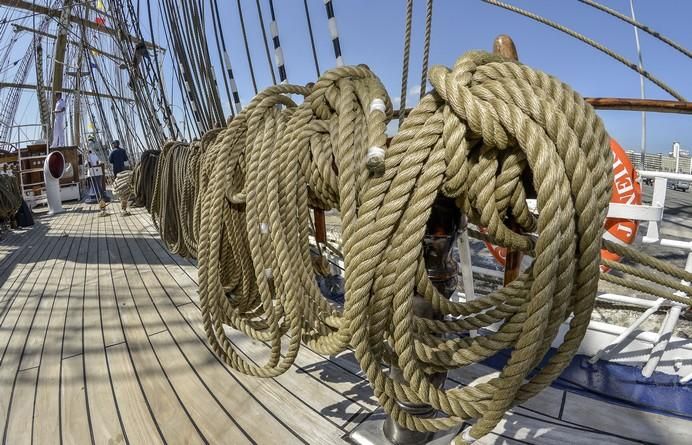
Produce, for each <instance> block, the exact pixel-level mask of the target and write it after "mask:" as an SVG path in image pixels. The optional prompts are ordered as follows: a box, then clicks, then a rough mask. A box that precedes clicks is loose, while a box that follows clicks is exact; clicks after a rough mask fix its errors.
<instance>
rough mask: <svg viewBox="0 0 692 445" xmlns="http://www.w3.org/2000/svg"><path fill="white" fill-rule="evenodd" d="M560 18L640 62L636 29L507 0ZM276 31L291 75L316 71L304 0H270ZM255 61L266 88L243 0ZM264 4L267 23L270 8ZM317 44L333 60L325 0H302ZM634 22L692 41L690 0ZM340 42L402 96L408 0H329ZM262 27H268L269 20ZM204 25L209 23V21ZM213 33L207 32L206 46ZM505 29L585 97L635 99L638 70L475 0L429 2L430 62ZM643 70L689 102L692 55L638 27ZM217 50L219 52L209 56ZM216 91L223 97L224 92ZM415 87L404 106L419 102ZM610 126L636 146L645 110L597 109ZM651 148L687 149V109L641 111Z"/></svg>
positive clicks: (242, 76)
mask: <svg viewBox="0 0 692 445" xmlns="http://www.w3.org/2000/svg"><path fill="white" fill-rule="evenodd" d="M507 2H508V3H512V4H514V5H516V6H519V7H522V8H525V9H529V10H531V11H533V12H536V13H539V14H541V15H544V16H546V17H548V18H550V19H553V20H555V21H558V22H560V23H562V24H564V25H566V26H568V27H570V28H572V29H575V30H577V31H579V32H581V33H583V34H586V35H587V36H588V37H591V38H593V39H595V40H597V41H599V42H601V43H604V44H606V45H607V46H608V47H610V48H612V49H613V50H615V51H617V52H619V53H620V54H622V55H624V56H625V57H626V58H628V59H630V60H632V61H636V47H635V40H634V31H633V28H632V27H631V26H630V25H628V24H625V23H623V22H621V21H619V20H618V19H616V18H614V17H611V16H608V15H606V14H604V13H602V12H600V11H597V10H595V9H593V8H591V7H589V6H586V5H584V4H581V3H579V2H577V1H576V0H507ZM600 2H601V3H603V4H606V5H608V6H610V7H611V8H614V9H617V10H619V11H620V12H623V13H626V14H628V15H629V0H601V1H600ZM220 3H223V5H222V15H223V16H224V17H225V19H224V20H225V21H224V23H225V28H224V32H225V34H226V41H227V44H228V46H229V50H230V53H231V59H232V63H233V68H234V71H235V73H236V77H237V81H238V84H239V90H240V94H241V97H243V99H244V101H247V100H249V98H251V97H252V94H253V90H252V84H251V81H250V77H249V71H248V69H247V63H246V58H245V52H244V51H245V49H244V46H243V43H242V35H241V31H240V27H239V26H240V25H239V21H238V17H237V16H238V14H237V9H236V2H235V1H225V2H220ZM274 3H275V7H276V14H277V19H278V23H279V34H280V38H281V41H282V46H283V49H284V55H285V59H286V70H287V73H288V80H289V82H292V83H305V82H308V81H311V80H314V78H315V68H314V63H313V61H312V54H311V50H310V46H309V37H308V33H307V28H306V19H305V12H304V9H303V4H302V1H300V0H275V2H274ZM425 3H426V2H425V0H416V1H415V2H414V5H415V11H414V23H413V37H412V39H413V40H412V45H413V49H412V54H411V72H410V75H409V87H410V90H413V91H417V90H418V87H417V86H418V85H419V84H420V69H421V68H420V66H421V54H422V47H423V31H424V25H425ZM242 4H243V8H244V15H245V20H246V27H247V29H248V32H249V38H250V46H251V48H253V50H254V54H253V56H254V57H253V64H254V65H255V72H256V75H257V77H258V83H259V84H260V85H262V86H268V85H270V84H271V77H270V74H269V68H268V65H267V62H266V56H265V54H264V49H263V44H262V42H261V34H260V28H259V22H258V19H257V10H256V6H255V2H254V1H248V0H243V2H242ZM262 4H263V6H264V8H265V9H264V14H265V20H268V16H269V12H268V6H267V2H266V1H264V2H262ZM308 4H309V7H310V13H311V19H312V23H313V29H314V32H315V38H316V41H317V49H318V55H319V60H320V65H321V68H322V69H325V68H329V67H333V66H334V56H333V52H332V47H331V41H330V38H329V34H328V29H327V22H326V14H325V11H324V5H323V2H322V0H308ZM634 4H635V12H636V14H637V19H638V20H639V21H641V22H643V23H645V24H647V25H649V26H651V27H652V28H653V29H655V30H657V31H659V32H661V33H663V34H665V35H667V36H668V37H670V38H671V39H673V40H674V41H676V42H678V43H680V44H682V45H684V46H686V47H688V48H690V47H692V28H690V25H689V20H690V18H691V17H692V1H690V0H635V2H634ZM334 7H335V11H336V18H337V22H338V27H339V34H340V37H341V46H342V51H343V55H344V59H345V62H346V63H347V64H357V63H365V64H367V65H368V66H370V68H371V69H373V71H374V72H375V73H376V74H377V75H378V76H380V78H381V79H382V80H383V82H384V83H385V85H386V87H387V89H388V91H389V93H390V96H391V97H392V98H396V97H398V96H399V95H400V92H399V91H400V88H401V87H400V82H401V60H402V50H403V29H404V16H405V1H404V0H398V1H382V0H381V1H372V0H371V1H367V0H334ZM267 28H268V26H267ZM208 29H211V27H209V28H208ZM212 32H213V31H211V30H210V31H209V38H210V45H212V47H211V50H212V53H214V52H215V47H214V46H213V45H214V43H213V40H212V39H213V37H212V36H213V34H211V33H212ZM502 33H506V34H509V35H511V36H512V37H513V39H514V40H515V42H516V45H517V48H518V51H519V57H520V59H521V61H522V62H524V63H526V64H528V65H531V66H533V67H536V68H539V69H541V70H544V71H546V72H548V73H550V74H553V75H555V76H557V77H559V78H560V79H561V80H563V81H565V82H567V83H569V84H570V85H572V86H573V87H574V88H575V89H576V90H577V91H579V92H580V93H581V94H583V95H584V96H605V97H609V96H611V97H612V96H615V97H639V95H640V90H639V75H638V74H637V73H635V72H634V71H631V70H630V69H629V68H627V67H625V66H623V65H621V64H620V63H619V62H616V61H614V60H612V59H610V58H609V57H608V56H606V55H604V54H602V53H600V52H598V51H596V50H595V49H593V48H591V47H588V46H586V45H585V44H583V43H581V42H579V41H577V40H575V39H572V38H571V37H568V36H565V35H563V34H561V33H560V32H558V31H556V30H553V29H551V28H548V27H546V26H544V25H541V24H538V23H536V22H534V21H532V20H530V19H528V18H525V17H522V16H519V15H516V14H514V13H511V12H508V11H505V10H503V9H500V8H497V7H495V6H491V5H488V4H485V3H481V2H480V1H477V0H460V1H453V0H436V1H435V3H434V16H433V34H432V45H431V56H430V59H431V64H444V65H447V66H449V65H451V64H452V63H453V62H454V60H455V59H456V58H457V57H459V56H460V55H461V54H463V53H464V52H465V51H468V50H470V49H487V50H490V49H491V48H492V42H493V39H494V38H495V36H496V35H498V34H502ZM640 39H641V44H642V52H643V58H644V67H645V68H646V69H647V70H649V71H651V72H652V73H654V74H655V75H657V76H658V77H659V78H661V79H662V80H664V81H665V82H667V83H668V84H669V85H671V86H672V87H673V88H674V89H677V91H678V92H680V93H681V94H682V95H683V96H685V98H686V99H688V100H692V81H691V79H692V60H690V59H688V58H687V57H685V56H684V55H682V54H680V53H678V52H677V51H675V50H674V49H672V48H670V47H668V46H667V45H665V44H663V43H661V42H659V41H658V40H656V39H654V38H653V37H651V36H649V35H648V34H646V33H643V32H640ZM212 56H213V57H215V55H214V54H213V55H212ZM645 88H646V96H647V97H649V98H656V99H671V97H670V96H668V94H667V93H665V92H664V91H662V90H660V89H659V88H658V87H657V86H655V85H654V84H652V83H650V82H648V81H647V82H646V85H645ZM222 97H224V95H223V94H222ZM417 99H418V97H417V94H414V95H412V96H410V97H409V98H408V104H414V103H415V102H416V101H417ZM600 115H601V116H602V117H603V119H604V120H605V122H606V126H607V128H608V130H609V132H610V133H611V135H612V136H614V137H615V138H616V139H618V140H619V141H620V143H621V144H622V145H623V146H625V147H627V148H634V149H639V146H640V140H641V114H640V113H638V112H619V111H607V112H600ZM647 131H648V137H647V147H648V150H649V151H652V152H666V151H668V150H669V149H670V146H671V144H672V142H673V141H674V140H677V141H679V142H681V144H682V146H683V147H689V148H692V116H690V115H670V114H659V113H648V114H647Z"/></svg>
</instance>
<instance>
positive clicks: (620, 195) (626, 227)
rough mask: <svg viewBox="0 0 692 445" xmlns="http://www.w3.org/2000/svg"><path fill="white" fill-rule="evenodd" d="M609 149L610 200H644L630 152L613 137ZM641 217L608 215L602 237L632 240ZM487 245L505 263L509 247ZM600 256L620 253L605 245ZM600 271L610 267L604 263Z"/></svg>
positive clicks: (615, 257) (608, 257) (613, 257)
mask: <svg viewBox="0 0 692 445" xmlns="http://www.w3.org/2000/svg"><path fill="white" fill-rule="evenodd" d="M610 151H612V152H613V193H612V195H611V197H610V202H613V203H617V204H641V203H642V195H641V186H640V185H639V182H638V181H637V171H636V170H635V169H634V167H633V166H632V163H631V162H630V160H629V158H628V157H627V153H625V150H624V149H623V148H622V147H621V146H620V144H618V143H617V141H616V140H615V139H612V138H611V139H610ZM638 227H639V221H636V220H632V219H624V218H607V219H606V221H605V229H606V231H605V233H604V234H603V238H605V239H607V240H609V241H613V242H616V243H620V244H632V242H634V239H635V237H636V235H637V228H638ZM485 245H486V246H487V247H488V249H489V250H490V253H492V255H493V257H495V260H496V261H497V262H498V263H500V264H501V265H503V266H504V265H505V261H506V258H507V249H506V248H504V247H498V246H494V245H492V244H490V243H488V242H486V243H485ZM601 258H603V259H606V260H610V261H620V256H619V255H616V254H614V253H613V252H610V251H608V250H606V249H601ZM601 271H603V272H608V268H607V267H605V266H601Z"/></svg>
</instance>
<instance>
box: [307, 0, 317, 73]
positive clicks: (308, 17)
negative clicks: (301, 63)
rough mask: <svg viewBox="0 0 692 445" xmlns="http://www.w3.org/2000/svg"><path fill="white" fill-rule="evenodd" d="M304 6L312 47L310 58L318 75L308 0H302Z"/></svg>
mask: <svg viewBox="0 0 692 445" xmlns="http://www.w3.org/2000/svg"><path fill="white" fill-rule="evenodd" d="M303 6H305V18H306V19H307V20H308V32H309V33H310V46H311V47H312V58H313V59H314V60H315V72H316V73H317V77H320V63H319V62H318V61H317V49H316V48H315V36H314V35H313V33H312V22H311V21H310V10H309V9H308V0H303Z"/></svg>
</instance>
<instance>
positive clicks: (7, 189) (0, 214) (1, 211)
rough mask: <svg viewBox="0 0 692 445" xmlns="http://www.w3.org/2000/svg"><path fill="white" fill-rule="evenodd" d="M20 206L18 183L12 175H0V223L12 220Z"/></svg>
mask: <svg viewBox="0 0 692 445" xmlns="http://www.w3.org/2000/svg"><path fill="white" fill-rule="evenodd" d="M21 206H22V193H21V191H20V190H19V181H18V180H17V178H16V177H15V176H14V175H6V174H2V173H0V221H5V220H8V219H12V218H14V215H15V214H16V213H17V211H18V210H19V208H20V207H21Z"/></svg>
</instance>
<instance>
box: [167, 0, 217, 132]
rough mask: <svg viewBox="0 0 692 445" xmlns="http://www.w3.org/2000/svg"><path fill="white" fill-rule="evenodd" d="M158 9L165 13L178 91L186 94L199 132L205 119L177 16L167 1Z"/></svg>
mask: <svg viewBox="0 0 692 445" xmlns="http://www.w3.org/2000/svg"><path fill="white" fill-rule="evenodd" d="M160 9H161V10H163V11H164V13H165V17H164V22H165V23H166V25H167V28H166V33H167V38H170V41H171V42H172V44H171V47H172V48H173V51H172V54H171V58H172V59H173V62H174V65H177V66H178V67H179V69H180V90H181V92H185V93H186V94H187V97H188V99H189V100H190V108H191V110H192V114H193V116H194V117H195V122H196V125H197V127H198V131H201V129H202V128H205V127H206V119H205V118H204V117H203V115H202V114H201V113H200V111H199V109H200V108H202V107H201V105H202V104H201V103H200V98H199V95H198V89H197V87H196V84H195V83H193V81H194V79H193V78H192V77H191V75H190V72H189V71H190V70H189V61H188V59H187V56H186V54H187V53H188V52H187V50H186V49H184V48H183V45H184V44H185V42H183V41H181V38H180V35H179V27H180V25H179V21H178V19H177V16H178V15H179V14H178V12H176V10H174V9H173V7H172V5H171V3H170V2H169V1H166V6H165V7H164V6H161V8H160Z"/></svg>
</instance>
